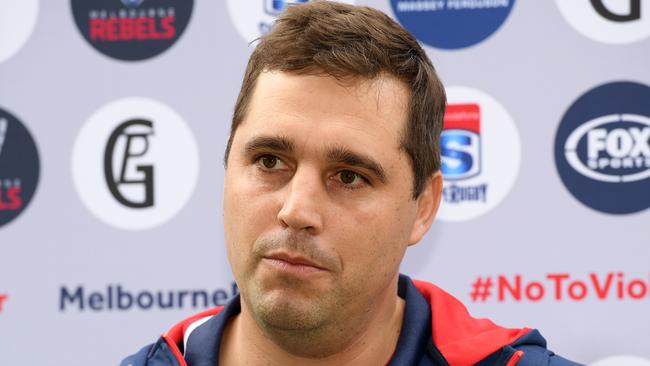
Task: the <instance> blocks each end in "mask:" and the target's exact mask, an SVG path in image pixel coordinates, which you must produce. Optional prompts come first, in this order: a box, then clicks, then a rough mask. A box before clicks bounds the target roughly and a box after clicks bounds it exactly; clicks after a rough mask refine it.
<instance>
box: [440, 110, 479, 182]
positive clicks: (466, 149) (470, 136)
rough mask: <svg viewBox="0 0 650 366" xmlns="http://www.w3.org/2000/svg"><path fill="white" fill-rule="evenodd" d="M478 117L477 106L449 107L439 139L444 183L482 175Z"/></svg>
mask: <svg viewBox="0 0 650 366" xmlns="http://www.w3.org/2000/svg"><path fill="white" fill-rule="evenodd" d="M480 117H481V114H480V107H479V105H478V104H450V105H448V106H447V111H446V113H445V120H444V128H443V132H442V135H441V137H440V149H441V153H442V173H443V175H444V176H445V179H447V180H462V179H467V178H471V177H473V176H475V175H477V174H479V173H480V172H481V118H480Z"/></svg>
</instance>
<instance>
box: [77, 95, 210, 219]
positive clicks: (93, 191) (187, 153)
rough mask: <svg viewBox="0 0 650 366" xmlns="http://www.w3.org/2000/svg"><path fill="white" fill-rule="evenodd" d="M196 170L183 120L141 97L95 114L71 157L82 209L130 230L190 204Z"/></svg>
mask: <svg viewBox="0 0 650 366" xmlns="http://www.w3.org/2000/svg"><path fill="white" fill-rule="evenodd" d="M98 162H102V163H103V164H98ZM198 169H199V161H198V150H197V147H196V143H195V141H194V137H193V136H192V133H191V131H190V130H189V128H188V127H187V125H186V123H185V122H184V121H183V119H182V118H181V117H180V116H179V115H178V114H177V113H176V112H174V111H173V110H171V109H170V108H169V107H167V106H165V105H163V104H161V103H159V102H156V101H154V100H150V99H143V98H128V99H122V100H118V101H116V102H112V103H109V104H108V105H106V106H104V107H102V108H101V109H100V110H98V111H97V112H96V113H95V114H94V115H93V116H91V117H90V119H89V120H88V122H86V124H85V125H84V127H83V128H82V130H81V132H80V133H79V136H78V137H77V140H76V142H75V145H74V149H73V156H72V175H73V180H74V183H75V186H76V188H77V191H78V193H79V196H80V197H81V199H82V201H83V202H84V204H85V205H86V207H88V209H89V210H90V211H91V212H92V213H93V214H94V215H95V216H97V217H98V218H99V219H100V220H102V221H104V222H105V223H107V224H109V225H112V226H115V227H119V228H123V229H129V230H142V229H149V228H152V227H155V226H157V225H160V224H162V223H164V222H166V221H167V220H169V219H171V218H172V217H173V216H174V215H175V214H176V213H177V212H178V211H180V209H181V208H182V207H183V206H184V205H185V203H186V202H187V200H189V198H190V196H191V194H192V192H193V190H194V186H195V184H196V180H197V177H198Z"/></svg>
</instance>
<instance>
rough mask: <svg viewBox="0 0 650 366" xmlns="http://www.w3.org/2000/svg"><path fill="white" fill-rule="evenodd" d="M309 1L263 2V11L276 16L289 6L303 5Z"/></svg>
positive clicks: (274, 0)
mask: <svg viewBox="0 0 650 366" xmlns="http://www.w3.org/2000/svg"><path fill="white" fill-rule="evenodd" d="M308 1H309V0H264V11H266V12H267V13H268V14H271V15H273V16H277V15H279V14H280V13H282V12H283V11H284V9H286V8H287V6H288V5H290V4H304V3H306V2H308Z"/></svg>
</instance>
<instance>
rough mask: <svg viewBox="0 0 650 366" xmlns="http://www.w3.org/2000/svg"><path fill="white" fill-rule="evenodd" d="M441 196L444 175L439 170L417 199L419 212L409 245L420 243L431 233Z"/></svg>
mask: <svg viewBox="0 0 650 366" xmlns="http://www.w3.org/2000/svg"><path fill="white" fill-rule="evenodd" d="M441 195H442V174H440V171H439V170H438V171H437V172H435V173H433V174H432V175H431V176H430V177H429V179H427V182H426V184H425V185H424V188H423V189H422V192H421V193H420V196H419V197H418V198H417V203H416V204H417V212H416V216H415V222H414V223H413V228H412V229H411V236H410V237H409V245H413V244H416V243H417V242H419V241H420V240H421V239H422V237H423V236H424V234H426V232H427V231H429V228H430V227H431V224H432V223H433V219H434V218H435V217H436V212H438V207H440V197H441Z"/></svg>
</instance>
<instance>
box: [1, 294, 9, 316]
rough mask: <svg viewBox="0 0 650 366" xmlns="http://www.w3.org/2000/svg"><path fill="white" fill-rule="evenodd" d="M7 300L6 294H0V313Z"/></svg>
mask: <svg viewBox="0 0 650 366" xmlns="http://www.w3.org/2000/svg"><path fill="white" fill-rule="evenodd" d="M7 300H9V295H8V294H0V313H2V312H3V311H4V307H5V303H6V302H7Z"/></svg>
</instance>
